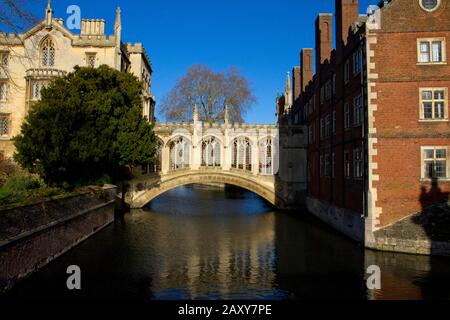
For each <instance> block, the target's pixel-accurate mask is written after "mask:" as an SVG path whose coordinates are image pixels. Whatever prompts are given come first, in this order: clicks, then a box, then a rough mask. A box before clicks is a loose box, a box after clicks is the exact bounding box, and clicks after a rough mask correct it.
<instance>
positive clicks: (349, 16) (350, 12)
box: [335, 0, 359, 55]
mask: <svg viewBox="0 0 450 320" xmlns="http://www.w3.org/2000/svg"><path fill="white" fill-rule="evenodd" d="M335 3H336V51H337V53H338V55H339V54H340V53H341V52H342V48H343V47H344V46H345V45H346V44H347V38H348V32H349V30H350V27H351V25H352V23H353V22H355V21H358V17H359V11H358V10H359V6H358V0H336V2H335Z"/></svg>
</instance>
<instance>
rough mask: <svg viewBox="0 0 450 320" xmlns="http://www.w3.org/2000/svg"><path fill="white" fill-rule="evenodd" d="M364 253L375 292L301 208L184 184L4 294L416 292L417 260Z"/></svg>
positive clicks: (335, 239) (339, 241)
mask: <svg viewBox="0 0 450 320" xmlns="http://www.w3.org/2000/svg"><path fill="white" fill-rule="evenodd" d="M370 254H373V255H377V259H378V260H379V261H381V260H383V259H384V260H383V261H384V263H385V265H384V266H383V267H382V268H384V269H387V270H388V272H387V274H388V278H386V279H384V280H385V281H384V284H385V288H386V289H384V288H383V289H384V290H383V291H382V292H379V293H377V294H378V295H377V296H373V295H372V296H371V294H370V293H368V292H367V291H366V289H365V283H364V251H363V249H362V248H361V247H360V246H358V245H357V244H355V243H353V242H351V241H348V240H347V239H345V238H343V237H341V236H340V235H338V234H337V233H335V232H334V231H332V230H331V229H329V228H328V227H326V226H324V225H323V224H322V223H320V222H318V221H316V220H315V219H314V218H311V217H310V216H309V215H308V214H306V213H305V212H290V213H286V212H277V211H274V210H273V208H271V206H270V205H268V204H267V203H266V202H265V201H263V200H262V199H261V198H259V197H258V196H256V195H254V194H252V193H250V192H247V191H244V190H239V189H228V190H227V191H226V192H224V190H218V189H211V190H208V189H201V190H199V189H195V188H191V187H182V188H178V189H175V190H172V191H170V192H168V193H166V194H164V195H162V196H160V197H159V198H157V199H155V200H154V201H153V202H152V203H151V205H150V206H149V207H148V208H146V209H144V210H134V211H132V212H131V213H129V214H126V215H125V216H124V218H123V219H122V220H120V219H118V220H117V221H116V222H115V223H114V224H113V225H111V226H110V227H108V228H106V229H105V230H103V231H102V232H100V233H99V234H97V235H95V236H94V237H92V238H90V239H89V240H87V241H86V242H84V243H82V244H81V245H80V246H78V247H76V248H75V249H73V250H71V251H70V252H68V253H67V254H65V255H64V256H62V257H61V258H59V259H57V260H56V261H54V262H53V263H51V264H49V265H48V266H47V267H46V268H44V269H42V270H41V271H40V272H38V273H36V274H35V275H33V276H31V277H30V278H28V279H26V280H25V281H23V282H22V283H20V284H19V285H18V286H17V287H16V288H14V289H13V290H12V291H11V292H10V293H9V294H8V297H9V298H12V299H14V298H27V299H49V298H52V299H109V298H121V299H144V300H148V299H163V300H170V299H357V300H359V299H366V298H367V297H368V298H380V297H383V295H384V296H385V297H388V296H389V290H393V291H394V292H395V294H396V295H397V296H401V297H403V298H416V297H420V296H421V295H420V294H418V293H417V290H418V289H417V288H419V290H420V287H419V286H418V284H417V283H415V281H417V279H423V278H426V277H428V276H429V275H428V274H426V272H420V271H418V270H419V269H420V268H421V266H418V267H417V268H416V267H414V266H412V265H411V264H412V262H411V261H412V260H408V259H406V260H405V258H404V257H403V256H400V255H395V254H392V255H383V256H380V255H379V253H370ZM415 261H416V260H415ZM417 261H418V260H417ZM428 262H429V261H428ZM408 263H409V264H408ZM69 265H78V266H80V267H81V270H82V290H81V291H79V292H70V291H68V290H67V289H66V279H67V275H66V268H67V267H68V266H69ZM447 267H448V266H445V268H444V269H442V272H446V268H447ZM384 269H383V270H384ZM427 281H430V280H429V279H427ZM399 283H400V284H404V285H401V286H400V289H398V288H397V287H396V286H398V284H399ZM431 290H433V289H432V288H431ZM440 294H441V293H439V292H438V293H437V295H440ZM430 295H432V294H431V293H430Z"/></svg>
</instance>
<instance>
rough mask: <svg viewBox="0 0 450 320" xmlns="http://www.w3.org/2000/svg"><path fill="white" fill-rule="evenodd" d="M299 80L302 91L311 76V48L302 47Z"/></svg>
mask: <svg viewBox="0 0 450 320" xmlns="http://www.w3.org/2000/svg"><path fill="white" fill-rule="evenodd" d="M300 60H301V69H302V70H301V81H302V84H301V86H302V92H305V89H306V86H307V85H308V83H309V82H310V81H311V80H312V78H313V63H312V61H313V49H310V48H308V49H302V53H301V57H300Z"/></svg>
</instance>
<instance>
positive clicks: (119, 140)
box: [14, 66, 156, 186]
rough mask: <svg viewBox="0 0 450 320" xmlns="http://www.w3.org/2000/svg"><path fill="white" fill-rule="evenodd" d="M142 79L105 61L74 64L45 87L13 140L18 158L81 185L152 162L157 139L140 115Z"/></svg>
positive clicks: (58, 180)
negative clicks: (98, 64)
mask: <svg viewBox="0 0 450 320" xmlns="http://www.w3.org/2000/svg"><path fill="white" fill-rule="evenodd" d="M141 90H142V83H140V82H139V81H138V79H137V78H136V77H134V76H133V75H130V74H125V73H122V72H119V71H117V70H114V69H112V68H109V67H108V66H101V67H99V68H97V69H94V68H80V67H76V68H75V71H74V72H73V73H70V74H68V75H67V76H65V77H63V78H58V79H56V80H55V81H54V82H52V83H51V84H50V85H49V87H48V88H47V89H44V90H43V91H42V93H41V94H42V99H41V100H40V101H39V102H38V103H37V104H36V105H34V106H33V108H32V110H31V111H30V113H29V114H28V116H27V117H26V119H25V121H24V123H23V125H22V133H21V134H20V135H19V136H17V137H16V138H15V139H14V140H15V141H14V144H15V147H16V153H15V155H14V159H15V160H16V161H17V162H18V163H19V164H21V166H22V167H24V168H27V169H28V170H30V171H31V172H32V173H37V174H39V175H40V176H41V177H42V178H43V179H44V180H45V181H46V182H47V183H49V184H53V185H59V186H62V185H67V184H68V185H70V186H75V185H80V184H87V183H92V182H95V181H97V180H98V179H100V178H102V177H104V176H105V175H108V176H109V177H111V178H112V179H115V178H118V172H121V171H122V168H123V167H125V166H129V165H130V166H136V165H141V164H151V163H153V161H154V154H155V149H156V138H155V135H154V133H153V127H152V125H151V124H150V123H149V122H148V120H147V119H145V118H143V117H142V103H141Z"/></svg>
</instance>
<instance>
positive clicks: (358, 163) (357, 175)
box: [353, 149, 364, 180]
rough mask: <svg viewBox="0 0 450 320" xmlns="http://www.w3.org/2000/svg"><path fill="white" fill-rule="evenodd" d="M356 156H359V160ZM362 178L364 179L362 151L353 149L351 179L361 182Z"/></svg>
mask: <svg viewBox="0 0 450 320" xmlns="http://www.w3.org/2000/svg"><path fill="white" fill-rule="evenodd" d="M358 154H359V158H358V157H357V155H358ZM358 170H359V171H358ZM363 177H364V155H363V152H362V149H354V150H353V179H355V180H361V179H362V178H363Z"/></svg>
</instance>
